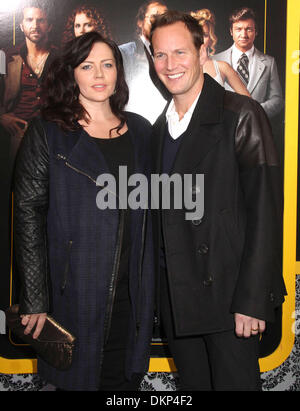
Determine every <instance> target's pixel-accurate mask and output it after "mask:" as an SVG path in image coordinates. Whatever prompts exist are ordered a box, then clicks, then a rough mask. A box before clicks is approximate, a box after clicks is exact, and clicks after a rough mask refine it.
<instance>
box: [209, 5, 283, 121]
mask: <svg viewBox="0 0 300 411" xmlns="http://www.w3.org/2000/svg"><path fill="white" fill-rule="evenodd" d="M229 23H230V34H231V36H232V39H233V42H234V43H233V45H232V46H231V47H230V48H229V49H227V50H225V51H223V52H221V53H219V54H216V55H215V56H214V57H213V58H214V59H216V60H221V61H226V62H227V63H229V64H230V65H231V66H232V67H233V68H234V69H235V70H236V71H237V72H238V73H239V76H240V78H241V79H242V81H243V82H244V84H245V85H246V86H247V89H248V91H249V93H250V94H251V96H252V98H254V99H255V100H256V101H258V102H259V103H260V104H261V106H262V107H263V108H264V110H265V112H266V113H267V115H268V117H269V118H272V117H274V116H275V115H277V114H279V112H280V111H281V109H282V108H283V105H284V100H283V96H282V89H281V85H280V81H279V76H278V71H277V65H276V62H275V59H274V57H271V56H268V55H267V54H264V53H262V52H261V51H259V50H257V48H256V47H255V46H254V41H255V38H256V36H257V21H256V16H255V13H254V11H253V10H252V9H250V8H247V7H243V8H241V9H238V10H236V11H235V12H233V13H232V14H231V16H230V17H229ZM226 88H228V89H230V88H229V87H226Z"/></svg>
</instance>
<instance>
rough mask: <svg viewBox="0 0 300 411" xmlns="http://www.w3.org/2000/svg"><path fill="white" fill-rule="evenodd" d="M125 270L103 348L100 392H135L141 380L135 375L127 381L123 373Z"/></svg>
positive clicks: (126, 317) (127, 311) (127, 312)
mask: <svg viewBox="0 0 300 411" xmlns="http://www.w3.org/2000/svg"><path fill="white" fill-rule="evenodd" d="M123 266H124V264H123ZM126 268H127V264H126V266H125V268H124V267H121V270H120V271H121V272H120V274H119V276H120V278H119V281H118V287H117V290H116V297H115V303H114V308H113V313H112V322H111V328H110V333H109V337H108V341H107V344H106V346H105V348H104V358H103V365H102V372H101V384H100V391H137V390H138V389H139V386H140V384H141V381H142V379H143V375H142V374H135V375H133V376H132V378H131V380H130V381H129V380H128V379H127V378H126V372H125V371H126V366H125V362H126V351H127V344H128V329H129V323H130V316H131V304H130V298H129V291H128V271H127V269H126Z"/></svg>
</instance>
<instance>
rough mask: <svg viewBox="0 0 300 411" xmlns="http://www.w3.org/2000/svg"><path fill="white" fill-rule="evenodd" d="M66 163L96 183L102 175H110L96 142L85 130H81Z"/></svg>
mask: <svg viewBox="0 0 300 411" xmlns="http://www.w3.org/2000/svg"><path fill="white" fill-rule="evenodd" d="M66 161H67V163H68V164H69V165H70V166H72V167H73V168H74V169H76V170H78V171H80V172H82V173H84V174H86V175H87V176H89V177H91V178H92V179H93V180H95V181H96V180H97V177H98V176H99V175H100V174H103V173H109V169H108V166H107V164H106V161H105V158H104V156H103V154H102V153H101V151H100V150H99V147H98V146H97V143H96V141H94V140H93V138H91V137H90V136H89V135H88V134H87V133H86V132H85V131H84V130H83V129H81V131H80V134H79V138H78V140H77V142H76V144H75V145H74V146H73V148H72V149H71V151H70V153H69V155H68V156H67V158H66Z"/></svg>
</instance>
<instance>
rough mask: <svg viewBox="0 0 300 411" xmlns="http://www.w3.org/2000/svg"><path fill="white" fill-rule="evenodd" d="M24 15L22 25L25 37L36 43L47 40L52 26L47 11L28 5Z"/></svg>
mask: <svg viewBox="0 0 300 411" xmlns="http://www.w3.org/2000/svg"><path fill="white" fill-rule="evenodd" d="M23 16H24V17H23V21H22V23H21V24H20V27H21V30H22V31H23V33H24V35H25V37H26V38H27V39H29V40H30V41H32V42H33V43H36V44H38V43H40V42H43V41H44V40H46V39H47V36H48V33H49V31H50V30H51V26H50V25H49V23H48V20H47V16H46V14H45V12H44V11H43V10H41V9H38V8H35V7H28V8H25V9H24V10H23Z"/></svg>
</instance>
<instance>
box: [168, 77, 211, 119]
mask: <svg viewBox="0 0 300 411" xmlns="http://www.w3.org/2000/svg"><path fill="white" fill-rule="evenodd" d="M203 83H204V75H203V74H202V75H201V82H200V83H199V85H198V87H194V89H193V90H191V93H189V95H180V94H178V95H174V96H173V99H174V105H175V110H176V112H177V114H178V116H179V119H180V120H181V119H182V118H183V117H184V115H185V113H186V112H187V111H188V110H189V108H190V107H191V106H192V104H193V103H194V101H195V100H196V98H197V97H198V95H199V93H201V91H202V88H203Z"/></svg>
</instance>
